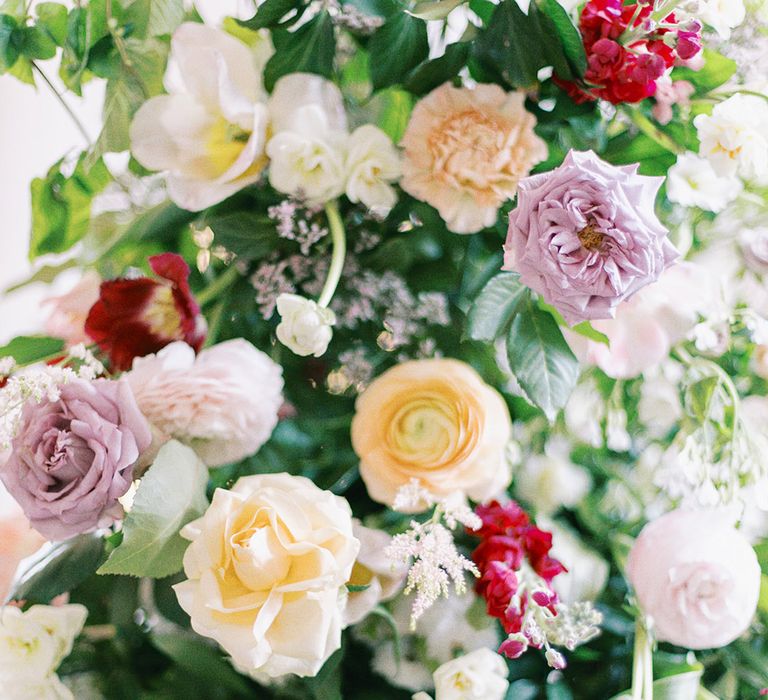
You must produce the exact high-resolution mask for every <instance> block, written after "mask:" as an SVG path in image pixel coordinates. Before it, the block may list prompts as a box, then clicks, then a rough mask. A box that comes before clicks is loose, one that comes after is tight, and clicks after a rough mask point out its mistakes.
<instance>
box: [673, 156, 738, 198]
mask: <svg viewBox="0 0 768 700" xmlns="http://www.w3.org/2000/svg"><path fill="white" fill-rule="evenodd" d="M742 189H743V187H742V184H741V182H740V181H739V179H738V178H736V177H734V176H726V177H721V176H720V175H718V174H717V173H716V172H715V170H714V168H713V167H712V164H711V163H710V162H709V161H708V160H707V159H706V158H702V157H701V156H697V155H696V154H695V153H683V154H681V155H679V156H678V157H677V163H675V164H674V165H673V166H672V167H671V168H670V169H669V173H668V174H667V197H669V200H670V201H671V202H676V203H677V204H682V205H683V206H684V207H699V209H704V210H706V211H714V212H718V211H722V210H723V209H725V207H726V206H727V205H728V204H729V203H730V202H732V201H733V200H734V199H736V197H738V196H739V193H740V192H741V190H742Z"/></svg>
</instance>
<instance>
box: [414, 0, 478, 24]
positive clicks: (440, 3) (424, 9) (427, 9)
mask: <svg viewBox="0 0 768 700" xmlns="http://www.w3.org/2000/svg"><path fill="white" fill-rule="evenodd" d="M464 2H466V0H420V2H417V3H416V4H415V5H414V6H413V9H411V10H408V14H410V15H413V16H414V17H418V18H419V19H425V20H436V19H445V18H446V17H447V16H448V15H449V14H450V13H451V12H452V11H453V10H454V9H456V8H457V7H458V6H459V5H461V4H463V3H464Z"/></svg>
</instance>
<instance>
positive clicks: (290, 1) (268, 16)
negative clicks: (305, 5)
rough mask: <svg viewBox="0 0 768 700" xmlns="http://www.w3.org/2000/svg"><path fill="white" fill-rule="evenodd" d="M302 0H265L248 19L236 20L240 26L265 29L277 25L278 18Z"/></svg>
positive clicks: (281, 17)
mask: <svg viewBox="0 0 768 700" xmlns="http://www.w3.org/2000/svg"><path fill="white" fill-rule="evenodd" d="M301 4H302V0H266V2H264V3H262V4H261V5H259V9H258V10H257V11H256V14H255V15H254V16H253V17H251V18H250V19H246V20H237V23H238V24H239V25H240V26H241V27H246V28H247V29H266V28H271V27H277V26H279V25H280V20H282V19H283V17H285V16H286V15H287V14H288V13H289V12H291V11H292V10H296V9H298V8H299V7H300V6H301Z"/></svg>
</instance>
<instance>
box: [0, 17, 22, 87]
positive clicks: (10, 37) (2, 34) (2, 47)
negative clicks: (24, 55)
mask: <svg viewBox="0 0 768 700" xmlns="http://www.w3.org/2000/svg"><path fill="white" fill-rule="evenodd" d="M17 28H18V24H17V23H16V20H15V19H14V18H13V17H11V16H10V15H0V73H5V72H6V71H8V70H10V69H11V68H12V67H13V64H14V63H16V60H17V59H18V58H19V47H18V43H17V39H16V30H17Z"/></svg>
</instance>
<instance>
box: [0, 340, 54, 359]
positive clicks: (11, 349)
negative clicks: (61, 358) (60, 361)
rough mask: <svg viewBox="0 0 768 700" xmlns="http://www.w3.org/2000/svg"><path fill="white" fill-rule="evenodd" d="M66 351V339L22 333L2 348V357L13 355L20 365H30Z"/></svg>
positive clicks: (0, 352) (0, 355)
mask: <svg viewBox="0 0 768 700" xmlns="http://www.w3.org/2000/svg"><path fill="white" fill-rule="evenodd" d="M63 351H64V341H63V340H60V339H59V338H48V337H46V336H42V335H39V336H34V335H33V336H27V335H22V336H19V337H18V338H14V339H13V340H12V341H11V342H10V343H8V345H4V346H3V347H1V348H0V357H12V358H13V359H14V360H16V363H17V364H19V365H28V364H32V363H33V362H38V361H40V360H44V359H45V358H48V357H51V356H52V355H55V354H56V353H59V352H63Z"/></svg>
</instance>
